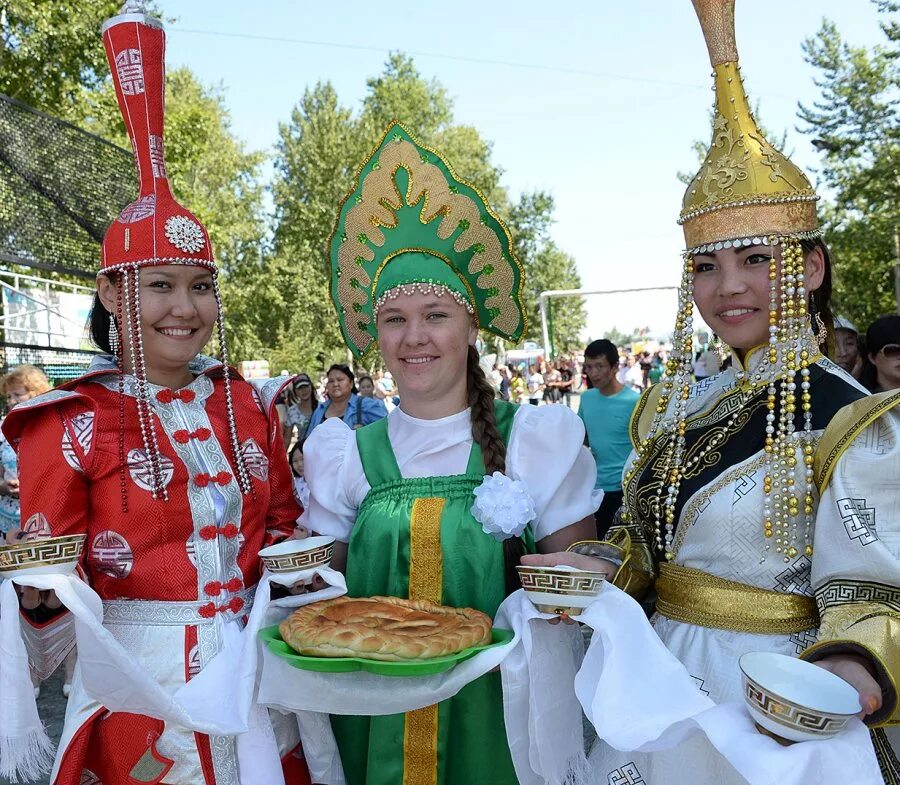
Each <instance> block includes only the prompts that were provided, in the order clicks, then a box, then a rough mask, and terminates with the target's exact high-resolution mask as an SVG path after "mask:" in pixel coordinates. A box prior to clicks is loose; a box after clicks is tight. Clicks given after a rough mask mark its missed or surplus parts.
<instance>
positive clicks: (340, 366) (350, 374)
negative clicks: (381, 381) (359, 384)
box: [325, 363, 357, 393]
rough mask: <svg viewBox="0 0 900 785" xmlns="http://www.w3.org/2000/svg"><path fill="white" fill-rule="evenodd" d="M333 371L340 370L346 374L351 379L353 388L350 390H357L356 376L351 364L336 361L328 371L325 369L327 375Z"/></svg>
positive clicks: (353, 391)
mask: <svg viewBox="0 0 900 785" xmlns="http://www.w3.org/2000/svg"><path fill="white" fill-rule="evenodd" d="M332 371H340V372H341V373H342V374H344V376H346V377H347V378H348V379H349V380H350V385H351V389H350V392H352V393H355V392H357V389H356V376H355V375H354V373H353V371H351V370H350V366H349V365H344V364H343V363H334V365H332V366H331V367H330V368H329V369H328V370H327V371H325V375H326V376H328V375H329V374H330V373H331V372H332Z"/></svg>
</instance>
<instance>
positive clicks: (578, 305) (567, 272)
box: [509, 191, 586, 351]
mask: <svg viewBox="0 0 900 785" xmlns="http://www.w3.org/2000/svg"><path fill="white" fill-rule="evenodd" d="M553 209H554V204H553V197H552V196H551V195H550V194H549V193H547V192H546V191H534V192H532V193H526V194H522V196H521V197H520V198H519V201H518V203H517V204H516V205H515V206H514V207H513V208H512V210H511V211H510V216H509V218H510V223H511V225H512V233H513V240H514V243H515V251H516V256H517V257H518V259H519V261H520V262H521V263H522V266H523V267H524V268H525V278H526V286H527V292H526V296H525V302H526V306H527V309H528V333H527V335H526V338H528V339H529V340H533V341H536V342H538V343H542V342H543V336H542V335H541V314H540V302H539V300H540V294H541V292H543V291H546V290H549V289H578V288H580V287H581V278H580V276H579V275H578V270H577V269H576V267H575V260H574V259H573V258H572V257H571V256H570V255H569V254H567V253H565V252H564V251H562V250H561V249H560V248H559V247H558V246H557V245H556V243H554V242H553V240H552V239H551V238H550V227H551V226H552V225H553ZM551 309H552V311H551V315H552V322H553V333H552V335H551V336H550V340H551V342H552V343H553V348H554V349H556V350H557V351H568V350H569V349H571V348H573V347H575V346H580V345H581V331H582V330H583V329H584V325H585V322H586V314H585V308H584V298H582V297H567V298H565V299H555V300H553V301H552V306H551ZM546 348H549V347H546Z"/></svg>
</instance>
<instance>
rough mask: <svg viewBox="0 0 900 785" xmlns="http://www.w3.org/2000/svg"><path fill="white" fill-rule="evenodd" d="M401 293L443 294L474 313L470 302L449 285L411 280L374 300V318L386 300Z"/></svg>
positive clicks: (440, 295)
mask: <svg viewBox="0 0 900 785" xmlns="http://www.w3.org/2000/svg"><path fill="white" fill-rule="evenodd" d="M401 294H405V295H407V296H411V295H413V294H433V295H435V296H437V297H443V296H444V295H445V294H447V295H449V296H450V297H452V298H453V299H454V300H455V301H456V302H457V304H459V305H461V306H462V307H463V308H465V309H466V310H467V311H468V312H469V313H470V314H473V313H475V309H474V308H473V307H472V304H471V303H470V302H469V301H468V300H467V299H466V298H465V297H463V296H462V295H461V294H460V293H459V292H455V291H453V289H451V288H450V287H449V286H446V285H445V284H442V283H436V282H434V281H432V280H430V279H429V280H428V281H413V282H410V283H402V284H399V285H397V286H395V287H393V288H392V289H388V290H387V291H386V292H384V293H383V294H382V295H381V297H379V298H378V299H377V300H376V301H375V318H376V319H377V318H378V311H379V310H380V309H381V306H383V305H384V304H385V303H386V302H387V301H388V300H396V299H397V298H398V297H399V296H400V295H401Z"/></svg>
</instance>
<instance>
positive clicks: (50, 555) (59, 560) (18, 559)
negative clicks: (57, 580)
mask: <svg viewBox="0 0 900 785" xmlns="http://www.w3.org/2000/svg"><path fill="white" fill-rule="evenodd" d="M86 538H87V535H86V534H67V535H64V536H62V537H43V538H41V539H35V540H17V541H16V542H11V543H9V544H8V545H2V546H0V577H2V578H19V577H23V576H25V575H54V574H55V575H68V574H69V573H71V572H73V571H74V569H75V568H76V567H77V566H78V560H79V559H80V558H81V554H82V551H83V550H84V541H85V539H86Z"/></svg>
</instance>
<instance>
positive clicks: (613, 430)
mask: <svg viewBox="0 0 900 785" xmlns="http://www.w3.org/2000/svg"><path fill="white" fill-rule="evenodd" d="M618 370H619V350H618V349H617V348H616V346H615V344H613V343H612V342H611V341H607V340H606V339H605V338H604V339H601V340H599V341H592V342H591V343H590V344H588V347H587V348H586V349H585V350H584V373H585V375H586V376H587V380H588V387H589V388H590V389H588V390H585V392H584V393H582V395H581V403H580V404H579V405H578V416H579V417H581V419H582V420H583V421H584V430H585V432H586V437H585V441H586V443H587V445H588V447H590V448H591V452H592V453H593V454H594V460H595V461H596V462H597V482H596V485H595V486H594V487H596V488H602V489H603V502H602V503H601V504H600V508H599V509H598V510H597V512H595V513H594V518H595V519H596V521H597V536H598V537H599V538H600V539H603V537H604V536H605V534H606V531H607V529H609V527H610V526H611V525H612V522H613V518H614V517H615V514H616V512H617V511H618V509H619V508H620V507H621V506H622V467H623V466H624V465H625V461H626V460H628V455H629V454H630V452H631V439H630V438H629V436H628V423H629V422H630V421H631V413H632V412H633V411H634V407H635V406H637V402H638V400H639V399H640V397H641V396H640V393H638V392H637V391H635V390H633V389H631V388H630V387H626V386H625V385H623V384H622V383H621V382H620V381H619V380H618V379H617V378H616V371H618Z"/></svg>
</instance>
